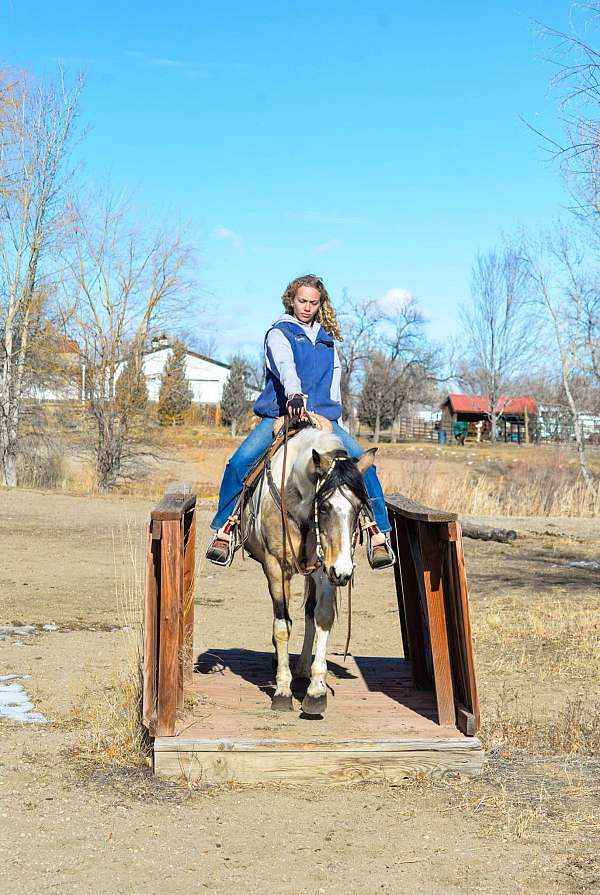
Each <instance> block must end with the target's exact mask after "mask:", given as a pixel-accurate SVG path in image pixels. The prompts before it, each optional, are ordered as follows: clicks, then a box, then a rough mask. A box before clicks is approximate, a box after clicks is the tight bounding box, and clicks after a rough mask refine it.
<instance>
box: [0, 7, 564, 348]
mask: <svg viewBox="0 0 600 895" xmlns="http://www.w3.org/2000/svg"><path fill="white" fill-rule="evenodd" d="M84 11H85V15H84ZM570 12H571V4H570V3H569V2H567V0H516V2H511V0H483V2H482V0H467V2H458V3H450V2H447V0H446V2H443V0H430V2H429V3H427V4H418V3H407V2H399V0H396V2H389V0H381V2H380V0H372V2H367V0H364V2H357V0H344V2H342V0H326V2H323V0H321V2H319V3H317V2H314V0H306V2H303V3H297V2H294V3H292V2H287V0H279V2H274V0H269V2H261V0H254V2H249V0H247V2H240V0H238V2H231V0H223V2H221V3H219V4H216V3H205V2H202V0H200V2H198V0H196V2H191V0H186V2H174V3H171V4H164V3H162V2H161V3H158V2H153V0H151V2H148V0H146V2H144V3H141V2H139V0H130V2H128V3H123V2H120V3H115V2H113V0H106V2H104V3H103V4H101V5H97V4H94V5H92V4H87V5H83V6H82V5H81V3H80V2H77V3H76V2H74V0H62V2H61V0H57V2H55V3H42V2H40V0H38V2H35V3H32V2H25V0H21V2H17V0H0V35H1V42H0V62H4V63H7V64H8V65H12V66H17V67H26V68H30V69H31V70H32V71H34V72H36V73H38V74H43V73H52V72H53V71H54V67H55V64H56V60H62V62H63V63H64V64H66V66H67V67H68V70H69V71H72V72H74V71H76V70H78V69H84V70H85V71H86V72H87V79H88V83H87V87H86V90H85V94H84V97H83V103H82V121H83V122H84V123H86V124H89V125H90V132H89V134H88V136H87V138H86V140H85V142H84V144H83V146H82V148H81V152H82V155H83V157H84V158H85V162H86V175H87V176H88V177H89V178H90V179H92V180H94V181H97V182H98V183H103V182H104V181H105V180H106V178H107V177H109V178H110V180H111V182H112V183H113V185H115V186H118V187H124V188H126V189H131V190H133V191H134V192H135V194H136V196H137V199H138V201H139V203H140V205H141V206H143V208H144V214H147V215H148V217H149V219H152V218H155V219H156V220H157V221H161V222H162V220H163V219H164V218H165V217H170V218H174V219H176V220H182V221H187V222H189V224H190V228H191V234H192V236H193V240H194V242H195V243H196V245H197V246H198V249H199V255H198V269H197V275H198V278H199V280H200V282H201V283H202V285H203V287H204V289H205V292H206V295H207V303H208V305H209V310H208V311H207V313H206V314H204V315H201V316H199V317H198V318H197V319H193V320H191V321H190V328H191V329H193V330H194V332H196V333H197V334H198V335H200V336H202V335H203V332H204V331H205V330H208V334H209V335H215V334H216V335H217V336H218V338H219V340H220V345H221V347H220V354H221V356H222V357H224V358H226V357H227V356H229V354H230V353H231V352H232V351H233V350H236V349H240V348H242V349H246V350H252V349H256V348H258V347H259V345H260V344H261V341H262V335H263V332H264V330H265V328H266V327H267V325H268V324H269V323H270V321H271V320H272V319H273V318H274V317H275V316H276V315H277V314H278V313H279V309H280V303H279V298H280V295H281V292H282V290H283V288H284V286H285V284H286V283H287V282H288V280H289V279H291V278H292V277H294V276H297V275H298V274H300V273H306V272H315V273H318V274H320V275H321V276H323V277H324V278H325V282H326V283H327V285H328V288H329V290H330V292H331V294H332V297H333V298H334V300H336V299H339V297H340V296H341V293H342V290H343V289H344V288H347V289H348V290H349V291H350V293H351V294H352V295H354V296H356V297H361V296H371V297H381V296H385V295H386V294H387V293H388V292H389V291H390V290H394V289H407V290H409V291H410V292H411V293H412V294H414V295H415V296H416V297H417V298H418V300H419V301H420V302H421V304H422V306H423V308H424V310H425V312H426V313H427V315H428V317H429V319H430V332H431V334H432V335H433V336H434V337H435V338H437V339H438V340H440V341H443V340H444V339H445V338H446V337H447V336H448V335H449V334H451V333H456V332H457V330H458V324H457V313H456V307H457V304H458V302H459V301H460V300H461V299H463V298H465V297H466V296H467V295H468V290H469V276H470V267H471V263H472V260H473V257H474V255H475V253H476V252H477V251H480V250H485V249H487V248H488V247H490V246H492V245H493V244H494V243H495V242H497V241H498V239H499V237H500V236H501V234H502V233H503V232H511V231H513V230H515V229H516V228H519V227H521V226H525V227H527V228H531V229H534V230H535V229H538V228H540V227H543V226H544V225H546V224H547V223H548V222H549V221H550V220H551V219H552V218H554V217H556V215H557V214H559V213H560V211H561V208H562V207H563V206H564V205H565V204H566V201H567V200H566V197H565V194H564V192H563V190H562V186H561V182H560V178H559V176H558V172H557V171H556V169H555V167H553V166H552V165H550V164H549V163H548V161H547V159H546V154H545V152H544V150H543V149H542V148H541V145H540V140H539V138H537V137H536V136H535V135H534V134H533V133H532V132H531V131H530V130H529V129H528V128H527V127H526V126H525V124H524V123H523V121H522V120H521V119H523V118H524V119H526V120H527V121H530V122H531V123H532V124H534V125H535V126H536V127H539V128H541V129H542V130H544V131H548V132H550V133H556V132H557V129H558V127H557V120H556V97H553V96H552V95H551V94H549V92H548V81H549V79H550V77H551V75H552V72H553V69H552V67H551V65H550V64H549V63H548V62H547V61H546V59H545V56H546V55H547V53H548V43H547V41H545V40H544V38H543V37H542V36H541V35H540V34H539V32H538V30H537V29H536V26H535V24H534V20H536V19H537V20H541V21H543V22H544V23H546V24H549V25H554V26H557V27H560V28H562V29H568V27H569V19H570ZM217 311H218V314H217V313H216V312H217ZM216 327H218V328H219V330H220V332H218V333H217V332H216Z"/></svg>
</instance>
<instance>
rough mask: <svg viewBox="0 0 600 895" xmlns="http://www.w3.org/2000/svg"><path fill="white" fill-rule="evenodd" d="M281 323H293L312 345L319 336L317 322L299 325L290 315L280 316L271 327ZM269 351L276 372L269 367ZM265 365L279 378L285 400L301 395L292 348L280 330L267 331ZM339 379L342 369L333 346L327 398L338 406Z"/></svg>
mask: <svg viewBox="0 0 600 895" xmlns="http://www.w3.org/2000/svg"><path fill="white" fill-rule="evenodd" d="M282 322H285V323H295V324H296V326H299V327H300V328H301V329H302V330H303V332H305V333H306V335H307V336H308V338H309V339H310V340H311V342H312V343H313V345H314V344H315V343H316V341H317V335H318V334H319V329H320V327H321V324H320V323H319V322H318V321H316V320H315V321H313V323H301V322H300V321H299V320H297V319H296V317H293V316H292V315H291V314H282V316H281V317H278V318H277V320H276V321H275V323H273V326H275V324H276V323H282ZM267 349H268V351H267ZM269 351H270V352H271V355H272V357H273V363H274V364H275V366H276V367H277V371H275V370H273V368H272V366H271V363H270V359H269ZM265 363H266V365H267V367H268V369H269V370H271V372H272V373H275V375H278V376H279V380H280V382H281V384H282V385H283V389H284V391H285V394H286V397H287V398H290V397H291V396H292V395H300V394H302V383H301V382H300V377H299V376H298V371H297V370H296V364H295V362H294V352H293V351H292V346H291V345H290V343H289V340H288V339H287V338H286V337H285V335H284V334H283V333H282V332H281V330H280V329H271V330H269V333H268V335H267V338H266V342H265ZM341 378H342V367H341V364H340V358H339V355H338V353H337V348H336V347H335V345H334V346H333V377H332V379H331V388H330V390H329V396H330V398H331V400H332V401H337V403H338V404H341V403H342V394H341Z"/></svg>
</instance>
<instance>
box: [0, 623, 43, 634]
mask: <svg viewBox="0 0 600 895" xmlns="http://www.w3.org/2000/svg"><path fill="white" fill-rule="evenodd" d="M35 632H36V625H0V634H18V635H19V637H31V635H32V634H35Z"/></svg>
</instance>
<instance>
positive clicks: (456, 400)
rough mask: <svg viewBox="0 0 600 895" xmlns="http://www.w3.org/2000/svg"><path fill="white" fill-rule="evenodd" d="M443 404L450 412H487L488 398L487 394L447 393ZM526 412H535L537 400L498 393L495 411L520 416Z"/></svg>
mask: <svg viewBox="0 0 600 895" xmlns="http://www.w3.org/2000/svg"><path fill="white" fill-rule="evenodd" d="M444 404H449V405H450V409H451V411H452V413H480V414H485V413H489V410H490V399H489V396H488V395H456V394H454V395H448V397H447V398H446V400H445V401H444ZM525 408H527V413H529V414H532V415H534V416H535V415H536V414H537V402H536V400H535V398H532V397H531V396H530V395H519V396H515V397H509V396H508V395H500V397H499V398H498V400H497V402H496V413H505V414H508V415H514V416H522V415H523V414H524V413H525Z"/></svg>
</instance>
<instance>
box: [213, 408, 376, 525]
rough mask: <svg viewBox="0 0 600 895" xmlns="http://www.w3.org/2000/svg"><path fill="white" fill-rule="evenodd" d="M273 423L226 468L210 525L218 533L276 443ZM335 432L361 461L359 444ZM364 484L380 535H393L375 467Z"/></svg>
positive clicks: (254, 434) (253, 435)
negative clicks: (252, 473) (255, 468)
mask: <svg viewBox="0 0 600 895" xmlns="http://www.w3.org/2000/svg"><path fill="white" fill-rule="evenodd" d="M273 423H274V420H272V419H270V418H264V419H262V420H261V421H260V423H259V424H258V426H256V427H255V428H254V429H253V430H252V431H251V432H250V434H249V435H248V436H247V437H246V438H245V440H244V441H243V442H242V443H241V444H240V446H239V448H238V449H237V451H236V452H235V454H234V455H233V457H232V458H231V459H230V461H229V463H228V464H227V466H226V467H225V473H224V475H223V481H222V483H221V490H220V492H219V507H218V509H217V515H216V516H215V518H214V519H213V521H212V522H211V525H210V527H211V528H212V529H214V530H215V531H216V530H217V529H218V528H221V527H222V526H223V525H224V524H225V522H226V521H227V517H228V516H230V515H231V513H232V512H233V508H234V507H235V503H236V501H237V499H238V497H239V496H240V494H241V493H242V487H243V485H244V479H245V478H246V476H247V475H248V473H249V472H250V470H251V469H252V467H253V466H254V464H255V463H256V462H257V460H258V459H259V457H260V456H261V455H262V454H264V452H265V451H266V449H267V448H268V447H269V445H270V444H271V441H272V440H273ZM333 432H334V434H335V435H337V436H338V438H339V439H340V440H341V442H342V444H343V445H344V447H345V448H346V450H347V451H348V453H349V454H350V456H351V457H356V458H358V457H360V456H361V454H362V453H364V452H363V449H362V448H361V446H360V445H359V443H358V442H357V441H355V440H354V438H352V436H351V435H349V434H348V432H346V430H345V429H342V427H341V426H338V424H337V423H333ZM364 481H365V488H366V489H367V494H368V495H369V501H370V503H371V510H372V511H373V517H374V519H375V522H376V523H377V525H378V527H379V529H380V531H390V529H391V525H390V520H389V518H388V514H387V510H386V508H385V498H384V496H383V489H382V487H381V484H380V482H379V479H378V478H377V470H376V469H375V467H374V466H371V467H370V469H368V470H367V471H366V473H365V474H364Z"/></svg>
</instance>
